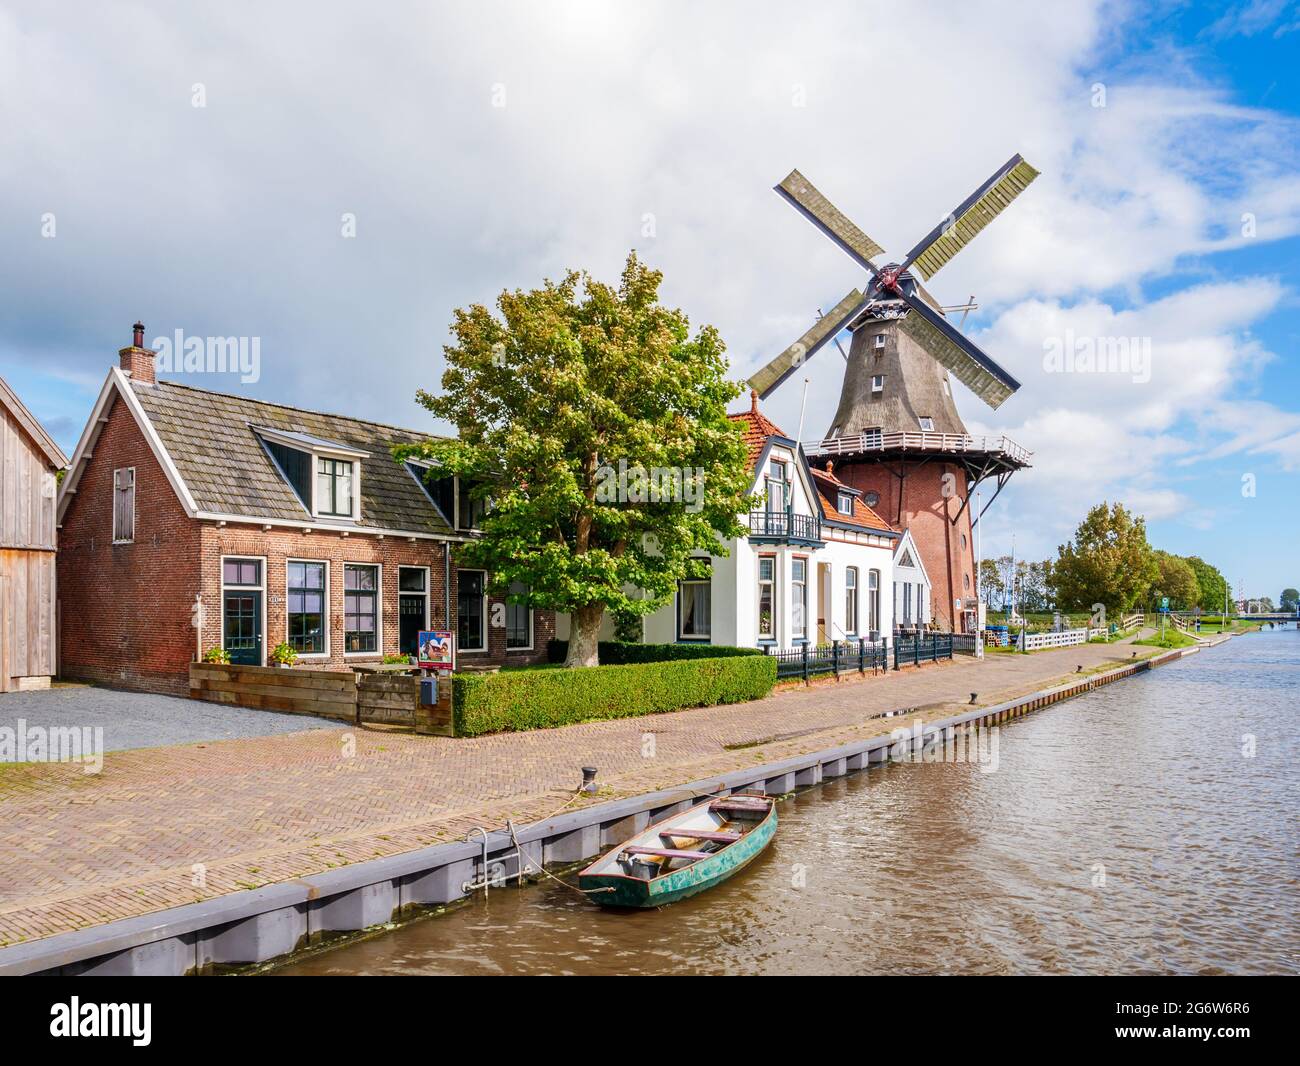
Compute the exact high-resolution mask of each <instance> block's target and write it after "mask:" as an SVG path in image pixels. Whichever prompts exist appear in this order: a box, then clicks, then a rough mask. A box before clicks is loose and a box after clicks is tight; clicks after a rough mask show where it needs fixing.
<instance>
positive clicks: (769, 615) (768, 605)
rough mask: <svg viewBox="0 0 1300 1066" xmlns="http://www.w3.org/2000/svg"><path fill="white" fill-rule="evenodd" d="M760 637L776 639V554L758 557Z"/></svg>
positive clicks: (762, 638)
mask: <svg viewBox="0 0 1300 1066" xmlns="http://www.w3.org/2000/svg"><path fill="white" fill-rule="evenodd" d="M758 639H759V640H775V639H776V556H775V555H760V556H759V557H758Z"/></svg>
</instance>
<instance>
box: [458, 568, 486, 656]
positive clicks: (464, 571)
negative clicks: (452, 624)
mask: <svg viewBox="0 0 1300 1066" xmlns="http://www.w3.org/2000/svg"><path fill="white" fill-rule="evenodd" d="M461 574H482V575H483V594H482V596H481V597H480V599H481V600H482V601H483V610H482V612H481V613H480V617H481V618H482V619H483V622H482V624H481V625H480V626H479V632H480V634H481V636H482V640H483V646H482V647H480V648H462V647H461V646H460V575H461ZM487 589H488V572H487V571H486V570H478V569H475V568H473V567H469V568H465V567H459V566H458V567H456V654H457V655H460V654H462V653H463V654H465V655H486V654H488V652H489V650H490V649H491V646H492V641H491V639H490V638H489V636H488V628H489V627H488V591H487Z"/></svg>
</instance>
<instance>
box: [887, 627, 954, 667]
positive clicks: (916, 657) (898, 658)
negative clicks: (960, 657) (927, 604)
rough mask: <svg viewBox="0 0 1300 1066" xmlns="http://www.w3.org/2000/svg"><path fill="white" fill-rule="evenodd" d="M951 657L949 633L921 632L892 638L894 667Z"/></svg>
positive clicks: (950, 635) (950, 637) (915, 664)
mask: <svg viewBox="0 0 1300 1066" xmlns="http://www.w3.org/2000/svg"><path fill="white" fill-rule="evenodd" d="M951 658H952V634H951V633H922V634H920V635H919V636H910V637H897V638H895V640H894V669H895V670H901V669H902V668H903V667H904V666H920V665H921V664H922V663H934V662H938V661H939V660H940V659H951Z"/></svg>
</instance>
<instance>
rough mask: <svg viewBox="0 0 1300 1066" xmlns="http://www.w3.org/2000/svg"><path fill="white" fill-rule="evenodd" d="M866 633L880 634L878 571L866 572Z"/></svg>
mask: <svg viewBox="0 0 1300 1066" xmlns="http://www.w3.org/2000/svg"><path fill="white" fill-rule="evenodd" d="M867 632H868V633H879V632H880V571H879V570H868V571H867Z"/></svg>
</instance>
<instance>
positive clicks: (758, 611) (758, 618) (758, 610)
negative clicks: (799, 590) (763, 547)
mask: <svg viewBox="0 0 1300 1066" xmlns="http://www.w3.org/2000/svg"><path fill="white" fill-rule="evenodd" d="M764 562H770V563H771V564H772V576H771V578H770V579H768V580H767V581H764V580H763V563H764ZM776 562H777V557H776V556H775V555H771V554H767V555H760V556H759V557H758V559H757V560H756V561H755V566H756V569H755V571H754V573H755V575H756V577H755V581H754V587H755V588H756V590H757V593H756V596H755V599H754V627H755V630H756V632H757V633H758V640H759V641H760V642H762V641H773V642H775V641H776V639H777V636H776V635H777V632H778V625H779V615H780V601H779V600H778V599H777V595H776V590H777V582H776V578H777V574H778V572H779V571H778V569H777V565H776ZM765 584H767V585H771V587H772V628H771V630H770V631H769V632H767V633H764V632H763V586H764V585H765Z"/></svg>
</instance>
